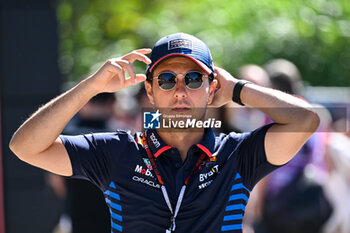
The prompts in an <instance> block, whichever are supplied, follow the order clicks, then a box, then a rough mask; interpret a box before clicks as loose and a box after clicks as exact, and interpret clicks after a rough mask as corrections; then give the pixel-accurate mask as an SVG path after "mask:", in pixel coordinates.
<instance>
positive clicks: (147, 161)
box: [143, 158, 153, 171]
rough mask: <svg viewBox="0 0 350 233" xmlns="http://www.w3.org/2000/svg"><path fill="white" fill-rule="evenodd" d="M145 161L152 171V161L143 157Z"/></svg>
mask: <svg viewBox="0 0 350 233" xmlns="http://www.w3.org/2000/svg"><path fill="white" fill-rule="evenodd" d="M143 162H144V163H145V164H146V166H147V168H148V169H149V170H150V171H152V170H153V167H152V164H151V161H149V159H146V158H143Z"/></svg>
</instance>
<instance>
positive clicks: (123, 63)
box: [117, 59, 136, 82]
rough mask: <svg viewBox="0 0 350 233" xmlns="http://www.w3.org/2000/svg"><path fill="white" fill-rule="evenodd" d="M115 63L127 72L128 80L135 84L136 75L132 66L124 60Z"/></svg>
mask: <svg viewBox="0 0 350 233" xmlns="http://www.w3.org/2000/svg"><path fill="white" fill-rule="evenodd" d="M117 63H118V64H119V65H120V66H121V67H123V69H124V70H127V71H128V73H129V75H130V79H131V80H133V82H136V80H135V79H136V73H135V69H134V66H133V65H132V63H130V62H128V61H126V60H120V59H118V60H117ZM124 79H125V77H124Z"/></svg>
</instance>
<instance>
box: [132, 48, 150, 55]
mask: <svg viewBox="0 0 350 233" xmlns="http://www.w3.org/2000/svg"><path fill="white" fill-rule="evenodd" d="M135 52H137V53H142V54H149V53H151V52H152V49H149V48H142V49H137V50H135Z"/></svg>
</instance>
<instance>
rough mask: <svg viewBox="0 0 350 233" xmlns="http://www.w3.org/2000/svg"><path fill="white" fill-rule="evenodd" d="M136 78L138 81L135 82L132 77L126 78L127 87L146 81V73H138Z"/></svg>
mask: <svg viewBox="0 0 350 233" xmlns="http://www.w3.org/2000/svg"><path fill="white" fill-rule="evenodd" d="M135 80H136V82H133V81H132V80H131V79H126V80H125V87H128V86H131V85H135V84H137V83H140V82H143V81H145V80H146V75H144V74H136V78H135Z"/></svg>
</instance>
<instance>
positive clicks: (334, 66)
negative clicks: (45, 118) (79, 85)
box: [57, 0, 350, 86]
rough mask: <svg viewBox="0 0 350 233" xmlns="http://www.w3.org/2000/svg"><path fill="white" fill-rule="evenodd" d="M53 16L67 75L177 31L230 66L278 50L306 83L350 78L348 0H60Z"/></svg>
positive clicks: (72, 77) (343, 82) (77, 76)
mask: <svg viewBox="0 0 350 233" xmlns="http://www.w3.org/2000/svg"><path fill="white" fill-rule="evenodd" d="M57 17H58V22H59V28H60V32H59V34H60V51H59V52H60V58H59V65H60V67H61V70H62V73H63V75H64V76H65V77H66V81H77V80H81V78H82V77H84V76H86V75H87V74H89V73H91V72H92V71H93V70H96V69H97V67H98V66H99V65H101V63H102V62H104V61H105V60H106V59H107V58H110V57H118V56H120V55H121V54H124V53H126V52H129V51H131V50H133V49H136V48H141V47H150V46H152V45H153V44H154V42H155V41H157V40H158V39H159V38H161V37H162V36H164V35H166V34H170V33H175V32H179V31H182V32H186V33H190V34H193V35H195V36H197V37H199V38H201V39H202V40H203V41H205V42H206V43H207V44H208V46H209V47H210V48H211V51H212V53H213V54H212V55H213V57H214V62H215V63H216V64H218V65H220V66H223V67H225V68H226V69H227V70H228V71H230V72H231V73H232V74H237V72H238V70H237V69H238V68H239V67H240V66H242V65H244V64H247V63H255V64H258V65H262V64H264V63H265V62H267V61H268V60H270V59H272V58H285V59H288V60H290V61H292V62H293V63H295V64H296V65H297V66H298V68H299V69H300V70H301V73H302V74H303V77H304V79H305V80H306V81H307V82H309V83H310V84H311V85H324V86H350V78H349V74H350V4H349V2H348V0H295V1H287V0H254V1H243V0H235V1H231V0H220V1H213V0H201V1H198V0H186V1H185V0H177V1H165V0H148V1H144V0H128V1H121V0H113V1H112V0H107V1H100V0H85V1H78V0H62V1H59V2H58V5H57ZM144 68H145V67H143V66H138V64H136V71H138V72H142V70H143V69H144Z"/></svg>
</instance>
